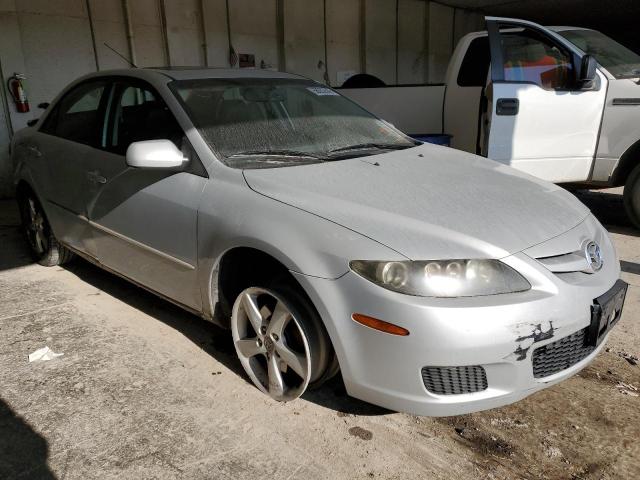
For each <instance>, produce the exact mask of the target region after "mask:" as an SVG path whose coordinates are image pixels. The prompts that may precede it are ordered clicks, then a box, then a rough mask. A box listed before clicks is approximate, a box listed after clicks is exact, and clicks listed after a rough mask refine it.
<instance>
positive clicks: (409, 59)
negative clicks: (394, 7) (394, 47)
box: [398, 0, 427, 84]
mask: <svg viewBox="0 0 640 480" xmlns="http://www.w3.org/2000/svg"><path fill="white" fill-rule="evenodd" d="M426 9H427V2H424V1H423V0H400V1H399V3H398V27H399V28H398V83H399V84H415V83H426V81H427V78H426V75H425V73H426V66H425V60H426V58H427V55H426V51H425V48H426V43H425V10H426Z"/></svg>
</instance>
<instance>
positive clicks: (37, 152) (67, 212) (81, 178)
mask: <svg viewBox="0 0 640 480" xmlns="http://www.w3.org/2000/svg"><path fill="white" fill-rule="evenodd" d="M109 91H110V84H109V82H108V81H107V80H103V79H96V80H90V81H86V82H83V83H81V84H79V85H77V86H75V87H73V88H72V89H71V90H69V92H67V93H66V94H65V95H64V96H63V97H62V98H61V99H60V100H59V101H58V102H57V103H56V105H55V106H54V107H53V109H52V111H51V113H50V114H49V115H48V116H47V118H46V119H45V121H44V123H43V124H42V126H41V127H40V128H39V130H38V131H37V132H34V133H33V134H32V135H31V136H29V137H28V139H27V140H26V141H25V142H24V145H21V148H23V149H25V151H26V154H27V155H29V156H31V157H32V160H33V164H34V168H32V169H31V172H32V174H33V176H34V179H33V181H34V183H35V188H36V191H37V193H38V195H39V197H40V200H41V201H42V202H43V203H44V208H45V211H46V212H47V215H48V217H49V222H50V224H51V226H52V228H53V231H54V233H55V235H56V237H57V238H58V239H59V240H61V241H62V242H64V243H65V244H67V245H69V246H71V247H73V248H75V249H77V250H80V251H82V252H84V253H86V254H88V255H91V256H95V245H94V243H93V242H92V238H91V229H90V228H89V225H88V222H87V210H86V207H87V202H88V200H89V198H88V194H89V183H90V178H89V177H90V175H89V176H88V172H89V169H88V168H87V159H88V158H89V157H90V156H91V155H92V152H95V151H97V150H96V148H97V147H98V145H99V142H100V138H101V136H102V132H103V129H104V126H105V116H106V105H107V101H108V96H109Z"/></svg>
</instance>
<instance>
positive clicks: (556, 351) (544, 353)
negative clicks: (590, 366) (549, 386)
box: [533, 328, 595, 378]
mask: <svg viewBox="0 0 640 480" xmlns="http://www.w3.org/2000/svg"><path fill="white" fill-rule="evenodd" d="M587 330H588V328H585V329H583V330H580V331H579V332H576V333H573V334H571V335H568V336H566V337H563V338H561V339H560V340H557V341H555V342H553V343H549V344H548V345H544V346H543V347H538V348H536V349H535V350H534V351H533V376H534V377H535V378H542V377H548V376H549V375H553V374H554V373H558V372H561V371H562V370H565V369H567V368H569V367H572V366H573V365H575V364H576V363H578V362H579V361H580V360H584V359H585V358H586V357H588V356H589V354H590V353H592V352H593V351H594V350H595V347H592V346H586V345H585V337H586V336H587Z"/></svg>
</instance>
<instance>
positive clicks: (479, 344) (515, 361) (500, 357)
mask: <svg viewBox="0 0 640 480" xmlns="http://www.w3.org/2000/svg"><path fill="white" fill-rule="evenodd" d="M503 261H504V262H505V263H507V264H509V265H511V266H512V267H513V268H515V269H516V270H518V271H520V272H521V273H523V274H524V275H525V276H526V277H527V279H528V280H529V281H530V283H531V284H532V289H531V290H530V291H527V292H522V293H514V294H508V295H496V296H487V297H474V298H454V299H444V298H421V297H412V296H407V295H402V294H398V293H394V292H390V291H388V290H385V289H383V288H380V287H378V286H376V285H374V284H372V283H370V282H368V281H367V280H365V279H363V278H361V277H359V276H358V275H356V274H354V273H352V272H350V273H347V274H346V275H344V276H343V277H341V278H339V279H337V280H326V279H319V278H312V277H306V276H303V275H298V279H299V281H300V283H301V284H302V285H303V287H304V288H305V289H306V291H307V292H308V293H309V295H310V297H311V299H312V300H313V301H314V303H315V305H316V307H317V308H318V310H319V312H320V315H321V316H322V318H323V319H324V321H325V324H326V326H327V330H328V331H329V334H330V336H331V339H332V341H333V343H334V347H335V349H336V352H337V354H338V359H339V361H340V366H341V369H342V374H343V378H344V381H345V385H346V388H347V391H348V393H349V394H350V395H351V396H353V397H356V398H359V399H362V400H365V401H367V402H370V403H373V404H376V405H380V406H383V407H386V408H389V409H392V410H397V411H404V412H408V413H412V414H418V415H428V416H447V415H458V414H463V413H469V412H474V411H479V410H485V409H489V408H494V407H498V406H502V405H506V404H509V403H513V402H515V401H517V400H520V399H522V398H524V397H526V396H528V395H530V394H532V393H534V392H536V391H538V390H540V389H542V388H545V387H547V386H550V385H553V384H555V383H557V382H559V381H562V380H563V379H565V378H568V377H569V376H571V375H574V374H575V373H577V372H578V371H579V370H580V369H582V368H584V367H585V366H586V365H587V364H588V363H589V362H590V361H591V360H593V358H594V357H595V356H596V355H597V353H598V352H599V351H600V349H602V347H603V346H604V344H605V342H602V343H601V344H600V345H599V347H598V348H597V349H596V350H594V352H593V353H591V354H590V355H589V356H588V357H586V358H584V359H583V360H582V361H580V362H578V363H576V364H575V365H573V366H571V367H570V368H567V369H565V370H562V371H560V372H558V373H556V374H554V375H551V376H548V377H544V378H534V376H533V368H532V354H533V351H534V349H535V348H537V347H539V346H542V345H545V344H547V343H551V342H554V341H557V340H559V339H560V338H563V337H565V336H567V335H570V334H572V333H574V332H577V331H579V330H581V329H583V328H585V327H587V326H588V325H589V323H590V318H591V305H592V303H593V299H595V298H597V297H598V296H599V295H601V294H602V293H604V292H605V291H607V290H608V289H609V288H611V286H612V285H613V284H614V283H615V282H616V280H617V279H618V277H619V274H620V269H619V265H618V262H617V261H616V262H609V265H606V266H605V267H604V268H603V269H602V270H601V271H600V272H598V273H596V274H594V275H588V276H585V277H584V280H583V281H581V283H579V284H569V283H567V282H564V281H562V280H560V279H559V278H558V277H557V276H556V275H554V274H552V273H551V272H549V271H546V270H545V269H544V268H540V265H539V264H538V263H537V262H536V261H535V260H532V259H531V258H529V257H527V256H526V255H524V254H516V255H513V256H511V257H508V258H507V259H504V260H503ZM352 313H361V314H364V315H368V316H372V317H375V318H378V319H381V320H384V321H387V322H391V323H394V324H396V325H399V326H401V327H403V328H406V329H407V330H409V332H410V335H409V336H406V337H399V336H393V335H389V334H385V333H382V332H379V331H377V330H373V329H371V328H368V327H366V326H363V325H360V324H358V323H356V322H354V321H353V320H351V314H352ZM605 341H606V339H605ZM472 365H480V366H482V367H483V368H484V370H485V371H486V376H487V385H488V387H487V388H486V389H485V390H482V391H479V392H475V393H464V394H453V395H438V394H434V393H432V392H430V391H428V390H427V389H426V387H425V385H424V383H423V380H422V376H421V370H422V368H423V367H425V366H441V367H455V366H472Z"/></svg>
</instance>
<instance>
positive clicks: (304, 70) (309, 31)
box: [284, 0, 324, 82]
mask: <svg viewBox="0 0 640 480" xmlns="http://www.w3.org/2000/svg"><path fill="white" fill-rule="evenodd" d="M323 16H324V9H323V4H322V2H321V1H317V0H294V1H291V0H288V1H285V2H284V51H285V59H286V65H285V67H286V70H287V71H288V72H292V73H298V74H300V75H305V76H307V77H310V78H313V79H314V80H317V81H319V82H322V81H323V79H324V68H323V67H321V68H318V62H322V63H323V64H324V25H323Z"/></svg>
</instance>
